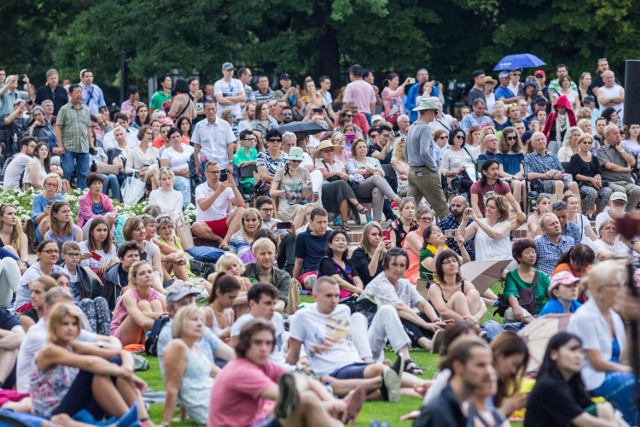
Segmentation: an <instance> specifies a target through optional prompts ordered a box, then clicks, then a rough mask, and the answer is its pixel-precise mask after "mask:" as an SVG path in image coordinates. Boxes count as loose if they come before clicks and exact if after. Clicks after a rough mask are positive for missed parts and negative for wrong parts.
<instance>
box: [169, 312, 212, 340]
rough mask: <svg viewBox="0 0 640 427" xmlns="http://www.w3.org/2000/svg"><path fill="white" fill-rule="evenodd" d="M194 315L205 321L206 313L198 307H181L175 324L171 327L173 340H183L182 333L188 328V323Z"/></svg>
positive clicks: (174, 318)
mask: <svg viewBox="0 0 640 427" xmlns="http://www.w3.org/2000/svg"><path fill="white" fill-rule="evenodd" d="M194 315H198V316H200V317H201V318H202V320H203V321H204V313H203V312H202V310H201V309H200V307H198V306H197V305H186V306H184V307H180V309H179V310H178V312H177V313H176V315H175V316H173V324H172V325H171V335H173V338H182V332H183V331H184V329H185V327H186V326H187V321H188V320H189V319H191V317H192V316H194Z"/></svg>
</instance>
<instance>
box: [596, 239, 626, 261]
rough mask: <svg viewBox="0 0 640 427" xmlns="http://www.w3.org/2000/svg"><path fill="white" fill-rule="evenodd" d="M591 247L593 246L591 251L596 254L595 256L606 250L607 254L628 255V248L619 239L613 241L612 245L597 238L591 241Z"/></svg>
mask: <svg viewBox="0 0 640 427" xmlns="http://www.w3.org/2000/svg"><path fill="white" fill-rule="evenodd" d="M591 247H592V248H593V252H594V253H595V254H596V257H597V256H598V254H600V253H601V252H605V253H607V252H608V253H609V254H612V255H618V256H627V255H629V248H628V247H627V245H625V244H624V243H622V242H621V241H620V240H616V241H614V242H613V245H609V244H607V243H606V242H605V241H604V240H602V239H598V240H595V241H594V242H593V244H592V245H591Z"/></svg>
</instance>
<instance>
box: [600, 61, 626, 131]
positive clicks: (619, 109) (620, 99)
mask: <svg viewBox="0 0 640 427" xmlns="http://www.w3.org/2000/svg"><path fill="white" fill-rule="evenodd" d="M602 81H603V82H604V86H602V87H600V88H599V89H598V103H599V104H600V112H601V113H602V111H603V110H604V109H605V108H607V107H612V108H613V109H614V110H616V113H617V114H618V120H619V122H620V123H622V117H623V114H624V88H623V87H622V86H620V85H619V84H617V83H616V76H615V74H614V73H613V71H611V70H606V71H605V72H603V73H602Z"/></svg>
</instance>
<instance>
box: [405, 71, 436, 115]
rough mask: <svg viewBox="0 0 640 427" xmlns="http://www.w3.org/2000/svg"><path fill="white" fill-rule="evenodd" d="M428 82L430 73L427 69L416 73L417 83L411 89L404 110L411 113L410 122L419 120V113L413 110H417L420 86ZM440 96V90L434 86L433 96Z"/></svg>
mask: <svg viewBox="0 0 640 427" xmlns="http://www.w3.org/2000/svg"><path fill="white" fill-rule="evenodd" d="M427 80H429V71H427V69H426V68H420V69H419V70H418V72H417V73H416V82H415V83H414V84H413V85H412V86H411V87H410V88H409V92H408V93H407V99H406V100H405V101H404V110H405V111H407V112H408V113H409V120H410V121H411V123H413V122H415V121H416V120H418V113H416V112H415V111H413V109H414V108H416V100H417V98H418V91H419V90H420V86H421V85H422V83H424V82H426V81H427ZM439 95H440V93H439V92H438V88H437V87H436V86H435V85H433V87H432V89H431V96H436V97H438V96H439Z"/></svg>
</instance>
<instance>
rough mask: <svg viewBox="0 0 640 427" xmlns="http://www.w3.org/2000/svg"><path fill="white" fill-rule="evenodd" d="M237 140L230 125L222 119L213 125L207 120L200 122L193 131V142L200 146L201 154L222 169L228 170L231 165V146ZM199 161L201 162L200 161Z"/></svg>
mask: <svg viewBox="0 0 640 427" xmlns="http://www.w3.org/2000/svg"><path fill="white" fill-rule="evenodd" d="M235 140H236V137H235V135H234V134H233V130H231V126H230V125H229V123H227V122H225V121H224V120H222V119H216V121H215V123H213V124H211V123H209V122H208V121H207V120H201V121H199V122H198V123H197V124H196V126H195V128H194V129H193V135H191V142H193V143H194V144H198V145H199V146H200V153H201V154H204V155H205V156H206V157H207V160H214V161H216V162H218V164H219V165H220V169H226V168H227V164H228V163H229V150H228V146H229V144H233V143H234V142H235ZM198 161H200V160H199V159H198Z"/></svg>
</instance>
